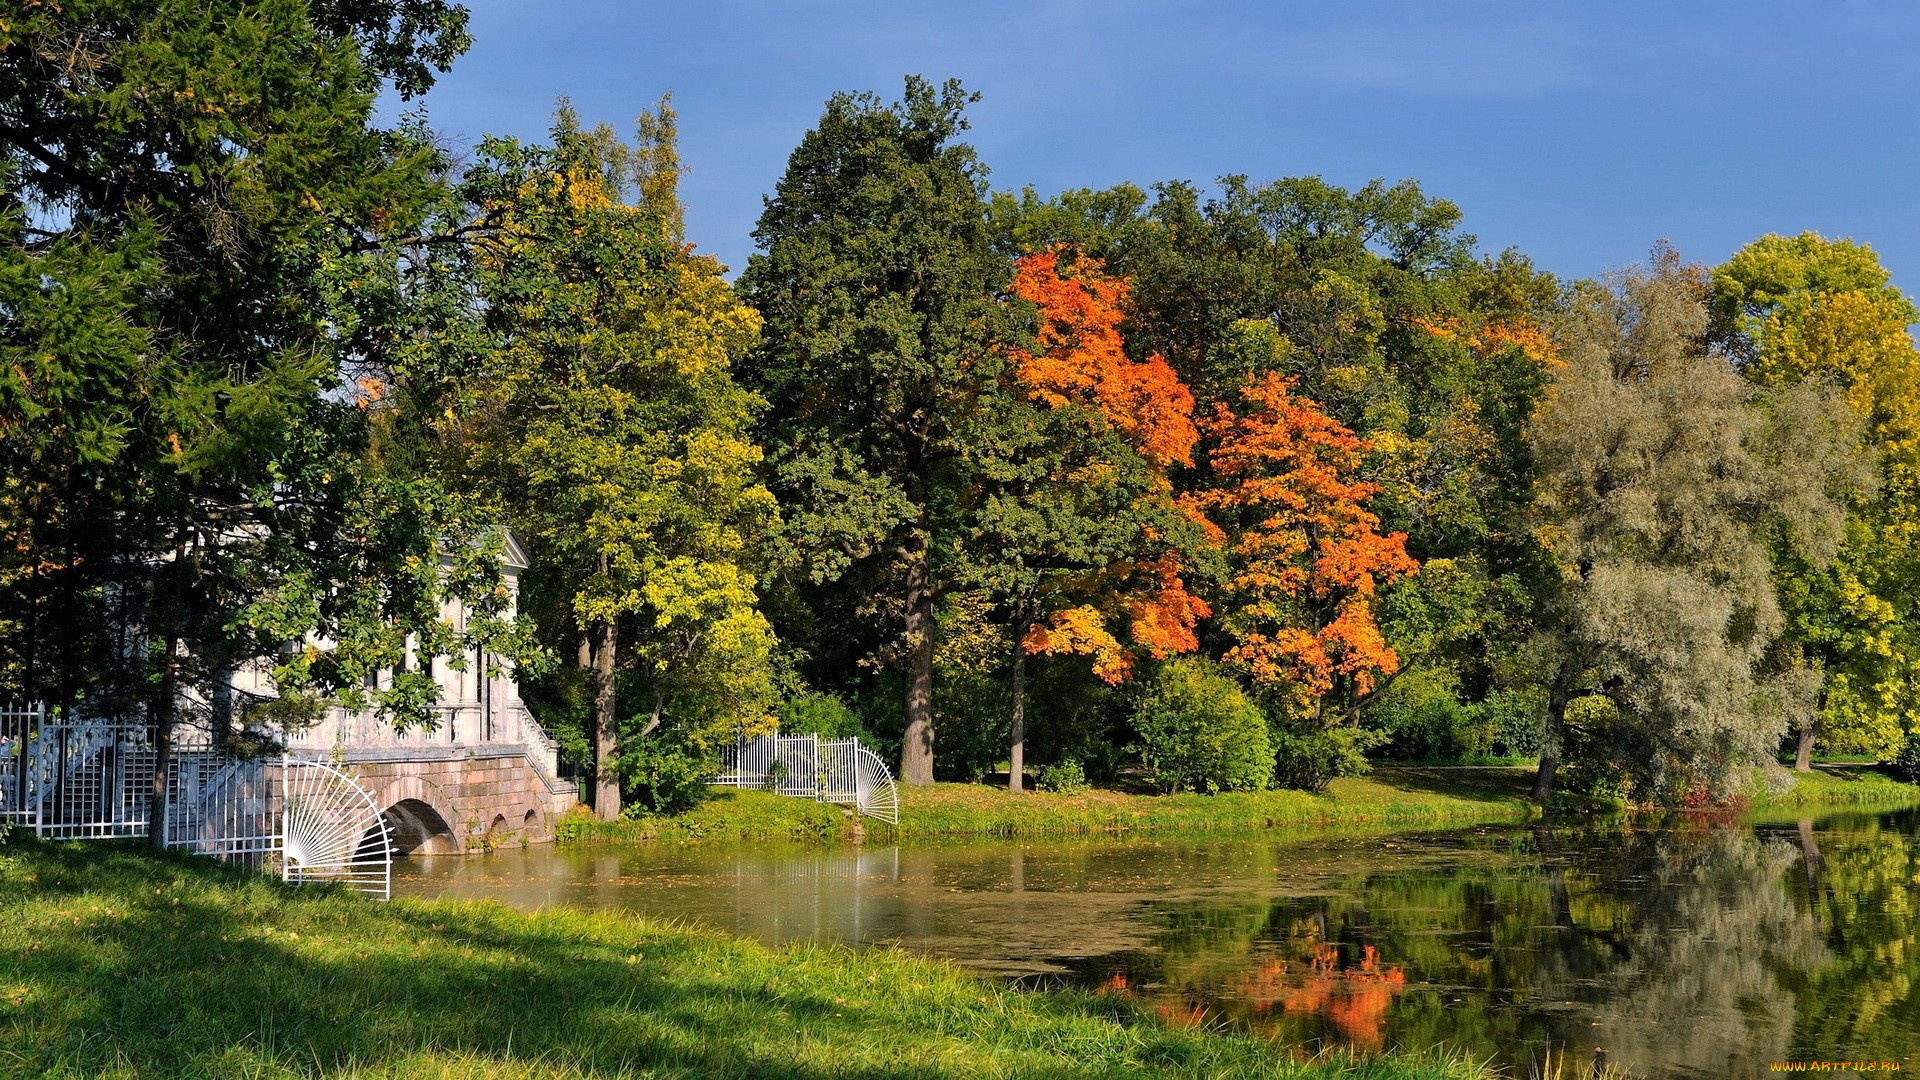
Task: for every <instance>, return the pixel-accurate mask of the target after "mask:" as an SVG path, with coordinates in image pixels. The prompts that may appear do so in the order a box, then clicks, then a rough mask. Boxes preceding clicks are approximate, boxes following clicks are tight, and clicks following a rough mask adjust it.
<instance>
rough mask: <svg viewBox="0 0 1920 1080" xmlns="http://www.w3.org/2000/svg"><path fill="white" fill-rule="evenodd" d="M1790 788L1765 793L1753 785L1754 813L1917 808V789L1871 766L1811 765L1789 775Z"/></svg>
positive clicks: (1919, 794) (1919, 803)
mask: <svg viewBox="0 0 1920 1080" xmlns="http://www.w3.org/2000/svg"><path fill="white" fill-rule="evenodd" d="M1792 776H1793V786H1792V787H1791V788H1788V789H1787V790H1785V791H1768V790H1765V789H1764V788H1760V785H1758V784H1756V787H1757V788H1760V790H1757V791H1756V792H1755V794H1754V795H1753V808H1754V810H1756V811H1761V812H1770V811H1778V810H1821V809H1840V808H1845V807H1863V808H1872V807H1881V808H1885V807H1898V806H1920V786H1915V785H1913V784H1907V783H1902V782H1901V781H1899V780H1895V779H1893V778H1892V777H1890V776H1888V775H1886V774H1885V773H1882V772H1880V771H1879V770H1877V769H1876V768H1874V767H1872V766H1845V765H1815V766H1814V768H1813V771H1812V772H1808V773H1798V772H1796V773H1793V774H1792Z"/></svg>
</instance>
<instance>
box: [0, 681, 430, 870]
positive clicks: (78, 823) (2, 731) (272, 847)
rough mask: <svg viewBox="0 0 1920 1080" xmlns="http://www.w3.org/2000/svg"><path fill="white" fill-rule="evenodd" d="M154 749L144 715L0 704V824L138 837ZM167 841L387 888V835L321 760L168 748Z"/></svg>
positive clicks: (147, 828)
mask: <svg viewBox="0 0 1920 1080" xmlns="http://www.w3.org/2000/svg"><path fill="white" fill-rule="evenodd" d="M156 760H157V755H156V754H155V753H154V748H153V745H152V742H151V739H150V738H149V736H148V734H147V731H146V729H145V727H144V726H143V725H139V724H123V723H115V722H112V721H102V720H84V719H83V720H67V719H64V718H61V717H56V716H55V715H53V714H52V713H50V712H49V710H47V709H45V708H43V707H41V706H39V705H31V706H9V705H0V826H5V825H16V826H20V827H23V828H28V829H32V830H33V831H34V832H35V833H38V834H39V835H41V836H46V837H50V838H61V839H107V838H112V837H141V836H147V835H149V833H150V832H151V831H152V824H151V822H150V821H149V820H148V818H149V813H148V809H149V806H150V805H151V798H152V789H153V781H154V769H155V762H156ZM166 779H167V789H166V790H167V799H166V815H165V817H164V818H163V819H162V820H161V822H160V824H159V828H160V830H161V838H162V840H163V842H164V843H165V844H166V846H168V847H174V848H182V849H185V850H188V851H192V852H195V853H196V854H201V855H211V856H213V857H215V858H220V859H224V860H227V861H229V862H239V863H245V864H248V865H253V866H259V867H263V868H270V867H272V866H273V865H275V864H277V865H278V869H279V871H280V874H281V877H282V878H284V879H285V880H287V881H291V882H302V883H304V882H319V881H324V882H332V883H335V884H338V885H340V886H342V887H344V888H348V889H352V890H354V891H356V892H361V893H365V894H367V895H370V896H377V897H379V898H381V899H383V900H384V899H387V898H389V897H390V896H391V895H392V891H393V838H392V833H391V830H390V828H389V826H388V823H387V820H386V817H385V815H383V814H382V813H381V808H380V807H379V805H377V804H376V803H375V801H374V799H373V796H372V795H370V794H368V792H367V791H366V790H365V789H364V788H362V787H361V786H360V784H359V782H358V781H356V780H355V779H354V778H353V777H352V776H351V775H349V774H348V773H345V772H343V771H341V770H340V769H339V768H337V767H335V766H334V765H331V764H329V763H327V762H324V761H315V760H311V759H306V758H296V757H291V756H283V757H281V758H279V759H278V760H277V761H276V760H271V759H261V758H246V757H240V756H237V755H234V754H230V753H226V752H223V751H221V750H218V749H214V748H212V747H209V746H206V745H201V746H191V745H189V746H185V747H180V748H178V749H176V750H175V751H174V752H173V753H172V754H171V755H169V760H168V763H167V778H166Z"/></svg>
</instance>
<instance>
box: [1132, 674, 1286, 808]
mask: <svg viewBox="0 0 1920 1080" xmlns="http://www.w3.org/2000/svg"><path fill="white" fill-rule="evenodd" d="M1133 725H1134V729H1135V730H1136V731H1138V732H1139V733H1140V740H1141V744H1142V748H1143V751H1144V756H1145V758H1146V764H1147V769H1148V772H1149V773H1150V774H1151V777H1152V780H1153V783H1154V784H1155V785H1156V786H1158V787H1159V788H1160V789H1161V790H1162V791H1180V790H1182V789H1191V790H1194V791H1204V792H1208V793H1213V792H1220V791H1259V790H1261V789H1262V788H1265V787H1266V786H1267V784H1268V783H1269V781H1270V780H1271V779H1272V776H1273V746H1272V743H1270V742H1269V741H1268V738H1267V721H1266V717H1265V716H1264V715H1263V714H1262V713H1261V712H1260V709H1259V707H1258V706H1256V705H1254V703H1253V702H1252V701H1250V700H1248V699H1247V695H1246V694H1245V693H1244V692H1242V690H1241V689H1240V686H1239V684H1238V683H1236V682H1235V681H1234V680H1233V679H1231V678H1229V677H1227V676H1226V675H1224V674H1222V673H1221V672H1220V671H1219V670H1218V669H1217V668H1215V667H1214V666H1213V665H1211V664H1209V663H1207V662H1206V661H1204V660H1199V659H1182V660H1175V661H1173V662H1171V663H1167V664H1163V665H1161V666H1160V668H1159V670H1158V671H1156V672H1154V674H1153V676H1152V678H1151V679H1150V680H1149V681H1148V683H1147V685H1146V687H1145V689H1144V691H1143V692H1142V693H1141V695H1140V697H1139V699H1138V701H1137V702H1136V703H1135V706H1134V711H1133Z"/></svg>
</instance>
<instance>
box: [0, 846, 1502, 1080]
mask: <svg viewBox="0 0 1920 1080" xmlns="http://www.w3.org/2000/svg"><path fill="white" fill-rule="evenodd" d="M0 1074H6V1075H35V1076H74V1077H80V1076H85V1077H94V1076H124V1077H133V1076H160V1075H164V1076H183V1077H221V1078H225V1077H291V1076H317V1075H322V1074H340V1075H352V1076H362V1077H456V1078H459V1077H475V1078H478V1077H536V1076H538V1077H589V1076H591V1077H640V1076H659V1077H679V1076H686V1077H694V1076H698V1077H746V1076H765V1077H793V1078H811V1077H829V1076H832V1077H870V1078H881V1077H914V1078H934V1077H949V1076H953V1077H959V1076H1046V1077H1053V1076H1057V1077H1125V1076H1194V1077H1199V1076H1236V1077H1238V1076H1247V1077H1373V1078H1377V1080H1396V1078H1412V1077H1432V1078H1439V1077H1459V1078H1472V1077H1484V1076H1487V1075H1489V1074H1488V1073H1487V1072H1486V1071H1485V1070H1484V1069H1481V1068H1479V1067H1477V1066H1475V1065H1472V1064H1470V1063H1464V1062H1446V1061H1442V1060H1438V1059H1411V1058H1400V1057H1384V1058H1376V1059H1372V1060H1370V1061H1362V1062H1355V1061H1352V1060H1349V1059H1346V1058H1320V1059H1316V1060H1311V1061H1302V1060H1299V1059H1298V1058H1297V1057H1296V1055H1294V1054H1293V1053H1291V1052H1289V1051H1288V1050H1287V1049H1286V1048H1283V1047H1280V1046H1277V1045H1275V1044H1272V1043H1268V1042H1262V1041H1259V1040H1256V1039H1253V1038H1250V1037H1242V1036H1237V1035H1231V1034H1225V1033H1221V1032H1217V1031H1207V1030H1192V1029H1183V1028H1180V1027H1176V1026H1172V1025H1169V1024H1167V1023H1164V1022H1162V1021H1161V1020H1159V1019H1158V1018H1157V1017H1155V1016H1152V1015H1148V1014H1144V1013H1141V1012H1138V1011H1136V1010H1135V1008H1134V1007H1133V1006H1131V1005H1129V1004H1127V1003H1126V1002H1125V1001H1122V1000H1119V999H1117V998H1112V997H1106V996H1098V995H1090V994H1081V993H1067V992H1030V991H1020V990H1015V989H1011V988H1008V987H1006V986H1003V985H1000V984H996V983H992V982H988V981H986V980H984V979H981V978H978V977H975V976H972V975H969V974H966V973H964V972H961V971H959V970H957V969H955V968H953V967H951V966H950V965H947V964H944V963H940V962H936V961H931V960H924V959H917V958H914V957H911V956H908V955H905V954H902V953H897V952H888V951H867V952H860V953H856V952H853V951H850V950H847V949H844V948H838V947H832V948H788V949H781V950H770V949H767V948H763V947H761V946H758V945H755V944H751V943H747V942H744V941H740V940H736V939H733V938H729V937H725V936H722V935H717V934H710V933H704V932H694V931H690V930H686V929H681V928H675V927H671V926H665V925H661V924H659V923H655V922H649V921H645V920H641V919H638V918H633V917H630V916H624V915H620V914H605V913H596V914H587V913H578V912H559V911H556V912H548V913H541V914H535V915H523V914H518V913H515V912H512V911H509V910H507V909H506V908H503V907H499V906H496V905H491V904H456V903H448V902H434V903H425V902H413V901H396V902H395V903H393V904H390V905H383V904H378V903H374V902H372V901H369V900H366V899H363V898H360V897H357V896H352V895H346V894H340V893H335V892H331V891H328V890H305V891H303V890H297V889H293V888H290V887H286V886H282V885H280V884H279V883H278V882H274V881H270V880H266V879H263V878H261V877H259V876H257V875H253V874H248V873H246V872H242V871H235V870H229V869H226V868H223V867H220V866H218V865H215V864H213V863H210V862H207V861H203V860H199V859H194V858H191V857H187V856H167V857H156V856H152V855H149V854H146V853H145V852H141V851H136V850H133V849H126V848H120V847H117V846H115V845H111V844H98V843H96V844H90V845H79V844H68V845H59V846H56V845H49V844H44V843H41V842H38V841H33V840H19V839H16V840H14V841H13V842H10V843H6V844H0Z"/></svg>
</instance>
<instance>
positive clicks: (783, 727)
mask: <svg viewBox="0 0 1920 1080" xmlns="http://www.w3.org/2000/svg"><path fill="white" fill-rule="evenodd" d="M780 734H782V735H818V736H820V737H821V738H823V739H852V738H863V737H864V736H865V735H866V731H865V729H864V728H863V727H862V725H861V723H860V714H859V713H856V712H854V711H853V710H852V709H851V708H849V707H848V705H847V703H846V702H844V701H842V700H840V698H839V696H838V695H836V694H813V693H808V694H799V695H796V696H794V697H792V698H789V699H787V701H786V702H785V703H784V704H782V705H781V706H780Z"/></svg>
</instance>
